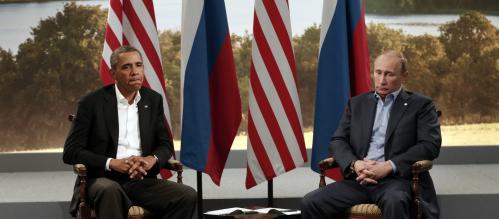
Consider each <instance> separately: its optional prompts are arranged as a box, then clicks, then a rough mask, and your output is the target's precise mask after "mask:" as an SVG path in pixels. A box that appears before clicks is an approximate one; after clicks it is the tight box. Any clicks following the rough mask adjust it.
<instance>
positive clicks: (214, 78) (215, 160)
mask: <svg viewBox="0 0 499 219" xmlns="http://www.w3.org/2000/svg"><path fill="white" fill-rule="evenodd" d="M233 57H234V56H233V53H232V47H231V42H230V35H229V34H227V35H226V36H225V40H224V43H223V44H222V47H221V48H220V53H219V54H218V57H217V60H216V62H215V64H214V65H213V69H212V72H211V73H210V74H209V86H210V112H211V118H212V119H211V130H212V132H211V136H210V145H209V147H208V158H207V161H206V166H205V172H206V173H207V174H208V175H210V177H211V179H212V180H213V182H214V183H215V184H217V185H220V178H221V176H222V172H223V169H224V166H225V162H226V161H227V157H228V155H229V152H230V147H231V146H232V142H233V140H234V137H235V136H236V134H237V129H238V127H239V124H240V123H241V98H240V97H239V88H238V86H237V78H236V68H235V65H234V58H233ZM227 103H230V104H227Z"/></svg>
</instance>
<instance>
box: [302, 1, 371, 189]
mask: <svg viewBox="0 0 499 219" xmlns="http://www.w3.org/2000/svg"><path fill="white" fill-rule="evenodd" d="M317 71H318V72H317V93H316V99H315V122H314V139H313V148H312V161H311V165H310V166H311V168H312V170H314V171H316V172H318V171H319V166H318V164H319V161H321V160H322V159H325V158H327V157H328V156H329V152H328V147H329V140H330V139H331V137H332V135H333V134H334V132H335V130H336V128H337V127H338V124H339V122H340V118H341V115H342V114H343V111H344V109H345V106H346V104H347V102H348V99H349V98H350V96H355V95H359V94H361V93H364V92H367V91H370V90H371V78H370V70H369V52H368V48H367V36H366V25H365V20H364V6H363V1H362V0H324V7H323V14H322V29H321V38H320V50H319V64H318V70H317ZM328 176H329V177H331V178H333V179H336V180H339V179H341V178H342V176H341V172H340V171H339V170H338V169H337V170H333V171H332V172H329V173H328Z"/></svg>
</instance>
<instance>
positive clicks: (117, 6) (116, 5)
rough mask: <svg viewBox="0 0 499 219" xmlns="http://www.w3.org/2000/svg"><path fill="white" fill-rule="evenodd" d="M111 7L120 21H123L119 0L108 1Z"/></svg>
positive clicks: (121, 6)
mask: <svg viewBox="0 0 499 219" xmlns="http://www.w3.org/2000/svg"><path fill="white" fill-rule="evenodd" d="M109 4H110V6H111V9H112V10H113V11H114V14H116V16H117V17H118V20H119V21H120V22H122V21H123V5H121V1H120V0H110V2H109Z"/></svg>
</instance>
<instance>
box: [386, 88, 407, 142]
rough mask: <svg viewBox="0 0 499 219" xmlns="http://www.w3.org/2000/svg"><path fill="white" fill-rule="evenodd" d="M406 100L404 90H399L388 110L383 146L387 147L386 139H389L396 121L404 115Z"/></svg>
mask: <svg viewBox="0 0 499 219" xmlns="http://www.w3.org/2000/svg"><path fill="white" fill-rule="evenodd" d="M408 102H409V95H408V94H407V93H406V92H405V91H404V90H402V91H400V94H399V96H398V97H397V99H396V100H395V102H394V103H393V106H392V109H391V111H390V118H389V119H388V127H387V128H386V135H385V148H386V147H387V145H386V142H388V139H390V137H391V136H392V134H393V132H394V131H395V128H396V127H397V124H398V122H399V121H400V119H401V118H402V116H403V115H404V113H405V110H406V109H407V106H408Z"/></svg>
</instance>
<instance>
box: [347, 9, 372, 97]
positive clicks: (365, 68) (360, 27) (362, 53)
mask: <svg viewBox="0 0 499 219" xmlns="http://www.w3.org/2000/svg"><path fill="white" fill-rule="evenodd" d="M349 54H350V57H349V60H350V67H351V68H353V70H351V71H350V93H351V96H352V97H353V96H357V95H359V94H362V93H365V92H368V91H370V90H371V76H370V72H369V71H370V70H369V68H370V66H369V51H368V46H367V33H366V22H365V18H364V4H363V3H362V13H361V15H360V19H359V21H358V23H357V26H356V28H355V30H354V32H353V34H352V48H351V52H350V53H349Z"/></svg>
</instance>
